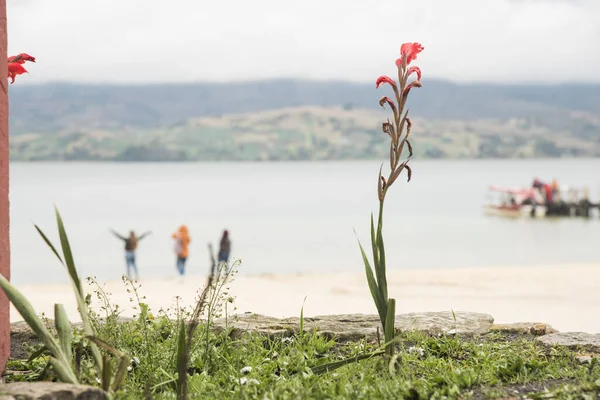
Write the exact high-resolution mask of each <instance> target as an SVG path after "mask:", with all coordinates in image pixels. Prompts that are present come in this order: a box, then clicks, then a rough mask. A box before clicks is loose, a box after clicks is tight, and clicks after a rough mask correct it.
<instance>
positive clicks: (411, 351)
mask: <svg viewBox="0 0 600 400" xmlns="http://www.w3.org/2000/svg"><path fill="white" fill-rule="evenodd" d="M408 354H418V355H419V357H423V356H424V355H425V350H424V349H423V348H422V347H415V346H410V347H409V348H408Z"/></svg>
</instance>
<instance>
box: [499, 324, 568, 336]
mask: <svg viewBox="0 0 600 400" xmlns="http://www.w3.org/2000/svg"><path fill="white" fill-rule="evenodd" d="M490 331H491V332H501V333H512V334H520V335H533V336H543V335H548V334H550V333H556V332H558V331H557V330H556V329H554V328H552V327H551V326H550V325H548V324H544V323H541V322H518V323H516V324H494V325H492V327H491V329H490Z"/></svg>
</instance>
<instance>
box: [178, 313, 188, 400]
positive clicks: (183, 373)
mask: <svg viewBox="0 0 600 400" xmlns="http://www.w3.org/2000/svg"><path fill="white" fill-rule="evenodd" d="M187 351H188V348H187V341H186V337H185V321H183V320H182V321H181V322H180V324H179V335H178V337H177V398H178V399H179V400H185V399H186V398H187Z"/></svg>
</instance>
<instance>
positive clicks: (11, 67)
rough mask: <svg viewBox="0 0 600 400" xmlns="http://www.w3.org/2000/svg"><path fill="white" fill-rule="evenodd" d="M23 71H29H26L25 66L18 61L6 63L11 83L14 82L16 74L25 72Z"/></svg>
mask: <svg viewBox="0 0 600 400" xmlns="http://www.w3.org/2000/svg"><path fill="white" fill-rule="evenodd" d="M25 73H29V72H27V70H26V69H25V67H24V66H23V65H21V64H19V63H18V62H11V63H9V64H8V77H9V78H11V81H10V83H11V84H13V83H15V78H16V77H17V75H21V74H25Z"/></svg>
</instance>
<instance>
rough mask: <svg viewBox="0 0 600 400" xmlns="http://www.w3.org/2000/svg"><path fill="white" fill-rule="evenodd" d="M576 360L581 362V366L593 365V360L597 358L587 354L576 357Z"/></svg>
mask: <svg viewBox="0 0 600 400" xmlns="http://www.w3.org/2000/svg"><path fill="white" fill-rule="evenodd" d="M575 358H576V359H577V361H579V363H580V364H591V363H592V359H594V358H597V357H594V356H590V355H587V354H586V355H580V356H575Z"/></svg>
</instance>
